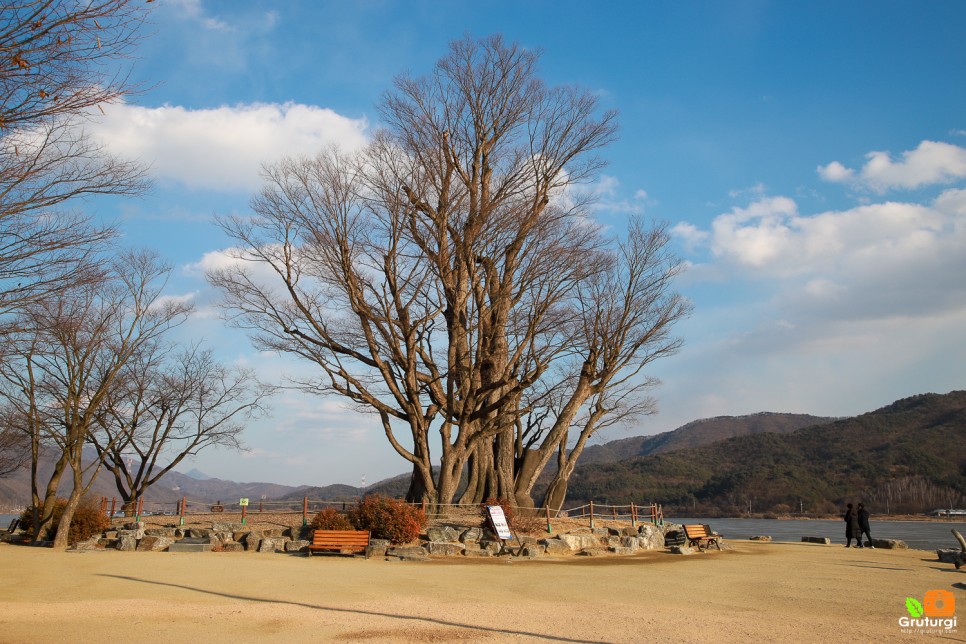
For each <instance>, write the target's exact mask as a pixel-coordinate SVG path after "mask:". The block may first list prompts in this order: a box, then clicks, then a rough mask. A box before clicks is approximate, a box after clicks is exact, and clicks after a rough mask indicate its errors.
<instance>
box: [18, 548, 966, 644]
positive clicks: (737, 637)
mask: <svg viewBox="0 0 966 644" xmlns="http://www.w3.org/2000/svg"><path fill="white" fill-rule="evenodd" d="M731 543H732V545H733V546H734V550H731V551H725V552H720V553H719V552H714V551H712V552H710V553H707V554H698V555H692V556H680V555H671V554H667V553H664V552H648V553H644V554H641V555H636V556H624V557H616V556H614V557H566V558H546V559H537V560H532V561H527V560H520V559H513V560H508V559H494V560H472V561H470V560H465V559H460V558H448V559H438V560H430V561H426V562H400V561H386V560H384V559H375V558H373V559H369V560H365V559H363V558H361V557H358V558H349V557H337V556H316V557H312V558H307V557H304V556H295V555H285V554H257V553H163V552H162V553H142V552H131V553H126V552H116V551H94V552H84V553H72V552H55V551H51V550H48V549H39V548H29V547H24V546H14V545H9V544H0V571H2V573H0V574H2V580H3V583H2V584H0V641H2V642H28V641H29V642H68V641H69V642H103V641H145V642H216V643H217V642H233V643H237V642H262V641H265V642H268V641H272V642H274V641H299V642H315V641H333V642H451V641H452V642H457V641H460V642H505V641H507V642H516V641H521V642H525V641H550V642H645V641H648V642H651V641H675V642H764V641H784V642H826V641H827V642H831V641H847V640H853V641H861V642H871V641H875V642H889V641H910V640H921V639H923V637H929V636H928V635H927V636H924V635H921V634H920V635H905V634H903V633H902V632H901V630H900V626H899V623H898V620H899V617H901V616H903V615H905V614H906V612H905V599H906V597H916V598H920V599H921V598H922V597H923V595H924V594H925V593H926V591H928V590H931V589H943V590H950V591H952V592H953V593H955V595H956V598H957V599H958V600H959V608H958V609H957V613H958V619H959V620H961V621H963V623H962V624H961V625H959V626H958V630H957V632H956V633H951V634H945V635H943V636H942V637H943V638H944V641H950V640H952V641H966V610H964V608H966V591H964V589H966V570H964V571H963V572H960V571H957V570H955V568H954V567H953V566H952V565H950V564H942V563H939V562H938V561H936V558H935V554H934V553H929V552H924V551H916V550H907V551H888V550H869V549H865V550H857V549H845V548H843V547H842V546H841V545H836V546H822V545H813V544H779V543H753V542H731ZM932 637H935V636H932Z"/></svg>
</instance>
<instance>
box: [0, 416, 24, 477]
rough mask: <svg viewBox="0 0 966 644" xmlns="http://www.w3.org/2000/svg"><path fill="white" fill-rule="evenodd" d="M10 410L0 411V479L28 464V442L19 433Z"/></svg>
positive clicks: (21, 433) (15, 420) (22, 434)
mask: <svg viewBox="0 0 966 644" xmlns="http://www.w3.org/2000/svg"><path fill="white" fill-rule="evenodd" d="M11 412H12V410H10V409H0V477H4V476H8V475H10V474H12V473H14V472H16V471H17V470H20V469H23V468H24V467H27V466H28V465H29V464H30V440H29V439H28V438H27V436H26V435H25V434H24V433H23V432H22V431H20V428H19V427H18V425H17V422H18V421H17V419H16V417H15V416H14V415H13V414H12V413H11Z"/></svg>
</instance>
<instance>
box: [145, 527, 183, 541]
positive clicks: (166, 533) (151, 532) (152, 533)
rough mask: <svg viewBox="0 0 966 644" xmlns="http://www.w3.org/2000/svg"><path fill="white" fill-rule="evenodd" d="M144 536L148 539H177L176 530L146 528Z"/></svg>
mask: <svg viewBox="0 0 966 644" xmlns="http://www.w3.org/2000/svg"><path fill="white" fill-rule="evenodd" d="M144 535H145V536H147V537H171V538H172V539H174V538H175V536H176V535H175V529H174V528H145V529H144Z"/></svg>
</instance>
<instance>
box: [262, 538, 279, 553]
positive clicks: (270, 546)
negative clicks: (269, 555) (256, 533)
mask: <svg viewBox="0 0 966 644" xmlns="http://www.w3.org/2000/svg"><path fill="white" fill-rule="evenodd" d="M284 548H285V541H284V540H283V539H276V538H271V537H266V538H264V539H262V540H261V541H259V543H258V550H257V552H276V551H277V550H282V549H284Z"/></svg>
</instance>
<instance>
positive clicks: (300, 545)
mask: <svg viewBox="0 0 966 644" xmlns="http://www.w3.org/2000/svg"><path fill="white" fill-rule="evenodd" d="M310 543H312V542H311V541H309V540H307V539H292V540H290V541H286V542H285V552H308V550H309V544H310Z"/></svg>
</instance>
